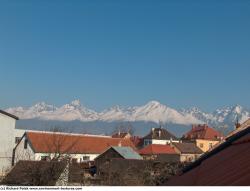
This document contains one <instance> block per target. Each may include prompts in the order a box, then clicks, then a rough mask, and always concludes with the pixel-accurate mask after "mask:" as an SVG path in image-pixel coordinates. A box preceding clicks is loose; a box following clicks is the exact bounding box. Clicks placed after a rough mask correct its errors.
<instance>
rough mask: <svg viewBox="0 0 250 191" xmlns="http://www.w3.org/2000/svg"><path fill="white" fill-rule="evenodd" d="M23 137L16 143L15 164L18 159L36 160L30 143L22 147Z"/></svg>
mask: <svg viewBox="0 0 250 191" xmlns="http://www.w3.org/2000/svg"><path fill="white" fill-rule="evenodd" d="M24 143H25V137H23V139H22V140H21V142H20V143H19V144H18V145H17V147H16V149H15V164H16V163H17V162H18V161H19V160H36V155H35V153H34V152H33V150H32V148H31V147H30V145H29V144H28V145H27V149H25V148H24Z"/></svg>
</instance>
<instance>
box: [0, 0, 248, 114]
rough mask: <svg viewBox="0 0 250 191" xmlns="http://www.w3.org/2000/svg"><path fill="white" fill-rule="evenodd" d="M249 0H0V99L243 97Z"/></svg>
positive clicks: (128, 101) (199, 102) (188, 100)
mask: <svg viewBox="0 0 250 191" xmlns="http://www.w3.org/2000/svg"><path fill="white" fill-rule="evenodd" d="M249 74H250V1H248V0H234V1H230V0H224V1H222V0H216V1H212V0H207V1H203V0H197V1H192V0H190V1H187V0H183V1H178V0H168V1H167V0H165V1H156V0H152V1H146V0H145V1H143V0H131V1H129V0H127V1H119V0H114V1H102V0H100V1H94V0H91V1H77V0H76V1H62V0H60V1H59V0H47V1H46V0H42V1H25V0H24V1H19V0H16V1H7V0H1V1H0V92H1V93H0V107H1V108H7V107H12V106H19V105H22V106H30V105H32V104H34V103H36V102H38V101H46V102H48V103H52V104H56V105H62V104H64V103H67V102H69V101H71V100H73V99H76V98H78V99H80V100H81V101H82V102H83V104H85V105H86V106H88V107H90V108H93V109H96V110H102V109H104V108H107V107H110V106H112V105H116V104H119V105H123V106H128V105H141V104H144V103H146V102H147V101H149V100H158V101H160V102H162V103H164V104H167V105H169V106H172V107H176V108H181V107H190V106H198V107H200V108H201V109H204V110H207V111H211V110H213V109H215V108H217V107H221V106H226V105H232V104H236V103H239V104H242V105H244V106H247V107H249V106H250V102H249V100H250V99H249V98H250V86H249V82H250V79H249Z"/></svg>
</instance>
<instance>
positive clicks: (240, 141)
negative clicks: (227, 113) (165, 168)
mask: <svg viewBox="0 0 250 191" xmlns="http://www.w3.org/2000/svg"><path fill="white" fill-rule="evenodd" d="M249 182H250V126H248V127H247V128H246V129H244V130H242V131H240V132H238V133H236V134H234V135H232V136H231V137H229V138H228V139H227V140H226V141H225V142H224V143H222V144H220V145H219V146H218V147H216V148H215V149H213V150H211V151H210V152H208V153H205V154H204V155H202V156H201V157H200V158H199V159H198V160H197V161H195V162H194V163H192V164H191V165H189V166H187V167H186V168H184V169H183V173H182V174H180V175H178V176H175V177H173V178H172V179H170V180H169V181H168V182H166V183H165V185H169V186H216V185H218V186H249V185H250V183H249Z"/></svg>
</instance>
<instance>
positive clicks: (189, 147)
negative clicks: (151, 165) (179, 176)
mask: <svg viewBox="0 0 250 191" xmlns="http://www.w3.org/2000/svg"><path fill="white" fill-rule="evenodd" d="M173 145H174V147H176V148H177V149H178V150H179V151H180V152H181V153H183V154H202V153H203V151H202V150H201V149H200V148H199V147H197V146H196V145H195V144H194V143H173Z"/></svg>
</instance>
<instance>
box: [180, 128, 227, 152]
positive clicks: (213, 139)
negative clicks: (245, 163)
mask: <svg viewBox="0 0 250 191" xmlns="http://www.w3.org/2000/svg"><path fill="white" fill-rule="evenodd" d="M223 139H224V136H223V135H222V134H221V133H220V132H218V131H216V130H215V129H213V128H211V127H209V126H208V125H206V124H204V125H193V126H192V129H191V130H190V131H189V132H187V133H186V134H184V135H183V137H182V140H183V142H194V143H195V144H196V146H197V147H199V148H200V149H201V150H202V151H203V152H207V151H208V150H209V149H211V148H213V147H214V146H215V145H217V144H219V143H220V142H221V141H222V140H223Z"/></svg>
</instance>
